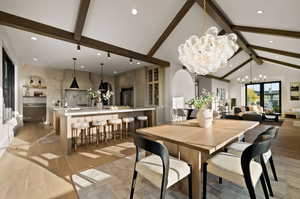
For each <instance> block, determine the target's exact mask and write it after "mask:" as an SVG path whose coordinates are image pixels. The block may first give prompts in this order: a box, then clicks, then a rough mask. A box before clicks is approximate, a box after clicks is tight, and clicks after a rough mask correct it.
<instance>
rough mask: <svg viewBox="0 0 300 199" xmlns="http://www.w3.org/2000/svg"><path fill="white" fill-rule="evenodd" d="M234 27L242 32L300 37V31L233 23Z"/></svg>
mask: <svg viewBox="0 0 300 199" xmlns="http://www.w3.org/2000/svg"><path fill="white" fill-rule="evenodd" d="M232 29H233V30H235V31H241V32H251V33H259V34H268V35H276V36H284V37H292V38H296V39H300V32H297V31H289V30H280V29H271V28H260V27H250V26H236V25H232Z"/></svg>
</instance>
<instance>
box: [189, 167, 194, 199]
mask: <svg viewBox="0 0 300 199" xmlns="http://www.w3.org/2000/svg"><path fill="white" fill-rule="evenodd" d="M190 171H191V173H190V175H189V176H188V181H189V182H188V183H189V188H188V189H189V199H193V173H192V166H190Z"/></svg>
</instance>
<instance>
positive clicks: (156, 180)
mask: <svg viewBox="0 0 300 199" xmlns="http://www.w3.org/2000/svg"><path fill="white" fill-rule="evenodd" d="M134 144H135V146H136V160H135V165H134V173H133V179H132V186H131V193H130V199H132V198H133V195H134V189H135V185H136V179H137V175H138V174H139V175H141V176H143V177H144V178H146V179H147V180H149V181H150V182H151V183H152V184H154V185H155V186H156V187H158V188H160V199H164V198H165V195H166V190H167V189H168V188H169V187H171V186H172V185H174V184H175V183H177V182H179V181H180V180H182V179H183V178H185V177H188V194H189V198H190V199H191V198H192V169H191V166H190V165H189V164H187V163H186V162H184V161H182V160H178V159H176V158H174V157H172V156H170V155H169V152H168V149H167V148H166V147H165V146H164V145H163V144H161V143H159V142H155V141H153V140H149V139H147V138H144V137H141V136H137V135H134ZM141 149H143V150H145V151H147V152H150V153H152V154H151V155H149V156H146V157H145V158H141V155H142V154H141V153H142V152H141Z"/></svg>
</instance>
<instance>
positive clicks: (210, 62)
mask: <svg viewBox="0 0 300 199" xmlns="http://www.w3.org/2000/svg"><path fill="white" fill-rule="evenodd" d="M205 12H206V0H204V15H205ZM206 20H207V19H206V16H204V28H205V24H206ZM218 33H219V31H218V28H217V27H210V28H209V29H208V30H207V31H206V33H205V34H204V35H203V36H202V37H200V38H199V37H198V36H196V35H192V36H191V37H190V38H189V39H188V40H186V42H185V43H184V44H181V45H180V46H179V47H178V52H179V60H180V62H181V63H182V64H183V65H184V66H185V67H186V68H187V69H188V70H189V71H190V72H191V73H196V74H198V75H206V74H208V73H213V72H216V71H218V69H220V68H223V67H226V66H227V64H228V59H229V58H230V57H232V56H233V54H234V53H235V52H236V51H237V50H238V48H239V46H238V45H237V43H236V41H237V35H236V34H234V33H231V34H228V35H220V36H219V35H218Z"/></svg>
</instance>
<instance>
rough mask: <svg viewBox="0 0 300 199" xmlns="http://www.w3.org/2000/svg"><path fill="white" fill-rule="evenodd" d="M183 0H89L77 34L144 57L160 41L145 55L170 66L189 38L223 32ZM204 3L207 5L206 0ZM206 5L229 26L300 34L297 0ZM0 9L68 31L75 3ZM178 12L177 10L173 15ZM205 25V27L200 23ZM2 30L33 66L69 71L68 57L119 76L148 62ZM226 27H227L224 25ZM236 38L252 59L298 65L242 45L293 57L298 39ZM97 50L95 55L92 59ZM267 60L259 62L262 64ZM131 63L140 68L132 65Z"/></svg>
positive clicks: (8, 2) (48, 1)
mask: <svg viewBox="0 0 300 199" xmlns="http://www.w3.org/2000/svg"><path fill="white" fill-rule="evenodd" d="M186 1H187V0H164V1H160V0H151V1H149V0H114V1H103V0H91V1H90V4H89V9H88V13H87V16H86V19H85V24H84V26H83V30H82V36H84V37H88V38H92V39H95V40H99V41H103V42H106V43H109V44H112V45H115V46H119V47H122V48H125V49H129V50H131V51H135V52H138V53H141V54H144V55H147V54H148V53H149V52H150V50H151V49H153V46H154V44H155V43H157V41H158V39H159V38H161V37H162V38H163V39H164V40H163V41H162V42H161V46H158V48H157V50H155V51H152V53H151V52H150V54H151V56H152V54H153V56H154V57H156V58H159V59H163V60H165V61H168V62H171V65H172V64H180V62H179V61H178V53H177V47H178V46H179V45H180V44H181V43H183V42H184V41H185V40H186V39H187V38H188V37H189V36H191V35H192V34H196V35H201V34H203V33H204V31H205V30H206V29H207V28H208V27H209V26H212V25H213V26H217V27H218V28H219V30H221V29H223V28H224V27H223V26H222V24H220V23H219V22H218V20H215V19H213V18H211V17H208V18H207V22H205V19H204V14H203V10H202V8H201V7H200V6H199V5H201V2H202V1H201V0H196V3H193V4H190V5H187V3H186ZM188 1H190V0H188ZM207 1H208V2H209V3H210V1H209V0H207ZM212 3H213V5H215V6H216V9H218V10H219V11H221V14H222V15H224V16H225V18H226V19H228V21H229V23H231V24H230V25H238V26H250V27H261V28H271V29H281V30H288V31H298V32H299V31H300V20H298V19H299V18H300V13H299V11H298V8H299V7H300V1H298V0H287V1H282V0H272V1H271V2H270V1H261V0H252V1H230V0H214V1H212ZM0 5H1V7H0V11H3V12H7V13H10V14H13V15H17V16H20V17H24V18H26V19H30V20H33V21H36V22H40V23H44V24H47V25H50V26H54V27H57V28H60V29H63V30H66V31H69V32H74V31H75V27H76V21H77V15H78V11H79V7H80V0H64V1H60V0H43V1H40V0H26V1H20V0H0ZM184 6H185V7H184ZM132 8H136V9H137V11H138V14H137V15H132V14H131V9H132ZM182 10H183V11H182ZM179 11H182V12H180V13H179ZM208 11H209V10H208ZM257 11H262V13H261V14H258V13H257ZM178 13H179V14H178ZM177 15H179V16H177ZM175 16H176V17H175ZM181 18H182V19H181ZM172 20H173V21H172ZM0 23H1V22H0ZM205 23H206V24H207V25H206V27H205V26H204V25H203V24H205ZM169 26H171V28H170V27H169ZM172 26H173V28H172ZM4 28H5V30H6V32H7V34H8V36H9V38H10V40H11V43H12V44H13V47H14V50H15V51H16V54H17V56H18V58H19V59H20V61H21V62H22V63H25V64H31V65H35V66H37V67H54V68H71V67H72V62H71V58H72V57H74V56H76V57H78V58H79V61H80V63H79V66H81V65H84V66H85V68H84V69H81V68H80V67H79V66H78V68H79V69H80V70H87V71H91V72H99V67H98V66H99V63H100V62H104V63H105V66H107V67H105V73H107V74H112V73H113V71H118V72H123V71H126V70H130V69H132V68H137V67H141V66H144V65H147V64H148V63H146V62H142V61H140V60H134V63H133V64H129V58H127V57H124V56H119V55H112V59H110V60H108V59H107V58H106V52H103V51H102V52H101V51H99V50H96V49H91V48H87V47H82V49H81V52H80V53H78V52H76V44H72V43H67V42H65V41H59V40H57V39H52V38H49V37H45V36H40V35H36V34H34V33H29V32H25V31H22V30H16V29H13V28H9V27H4ZM229 28H232V27H231V26H229ZM225 30H226V29H225ZM163 33H164V34H163ZM238 34H240V35H241V36H242V37H243V38H244V39H245V40H243V42H244V43H245V44H247V46H246V47H247V48H249V49H251V50H252V51H254V52H255V53H256V54H257V56H258V57H265V58H267V59H275V60H280V61H282V62H287V63H290V64H294V65H300V64H299V59H298V58H295V57H289V56H285V55H278V54H275V53H270V52H266V51H262V50H255V49H252V48H251V46H250V47H249V46H248V45H249V44H250V45H254V46H259V47H267V48H270V49H279V50H282V51H289V52H293V53H297V54H299V53H300V40H299V37H298V38H297V37H296V38H295V37H293V38H292V37H286V36H276V35H270V34H258V33H251V32H249V31H247V32H246V31H238ZM32 36H35V37H37V38H38V40H36V41H33V40H31V39H30V38H31V37H32ZM271 41H272V42H271ZM98 52H100V53H101V56H98V55H97V53H98ZM34 57H37V58H38V61H33V58H34ZM249 58H250V56H249V52H248V53H246V51H241V52H239V53H238V54H237V55H236V56H234V57H233V58H232V59H231V60H230V64H229V66H228V67H226V68H224V69H221V70H220V71H218V72H217V73H215V74H213V75H214V76H218V77H224V76H225V75H227V74H229V72H230V71H233V70H234V69H235V68H236V67H238V66H240V65H241V64H242V63H245V61H246V60H248V59H249ZM267 59H265V60H263V61H264V62H266V60H267ZM137 62H140V64H139V65H138V64H137ZM267 62H268V61H267ZM248 64H249V63H248ZM277 64H278V63H277ZM245 65H247V64H245ZM280 65H282V64H280ZM244 67H245V66H244ZM226 78H228V79H232V78H235V75H234V73H232V74H230V75H228V76H226Z"/></svg>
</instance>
